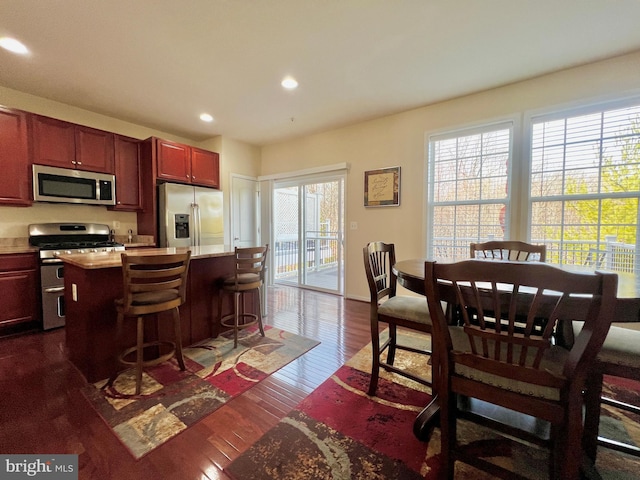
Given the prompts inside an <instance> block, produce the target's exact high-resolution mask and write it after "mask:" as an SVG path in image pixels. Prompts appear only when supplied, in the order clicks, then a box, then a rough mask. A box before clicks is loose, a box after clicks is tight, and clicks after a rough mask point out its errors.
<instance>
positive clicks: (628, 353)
mask: <svg viewBox="0 0 640 480" xmlns="http://www.w3.org/2000/svg"><path fill="white" fill-rule="evenodd" d="M581 328H582V322H573V334H574V336H575V335H578V333H579V332H580V329H581ZM639 359H640V322H628V323H627V322H624V323H612V324H611V328H609V332H608V333H607V337H606V338H605V340H604V343H603V344H602V348H601V349H600V353H599V354H598V360H600V361H601V362H607V363H612V364H614V365H621V366H626V367H634V368H637V367H638V361H639Z"/></svg>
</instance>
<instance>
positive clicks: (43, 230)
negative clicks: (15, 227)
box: [29, 223, 124, 330]
mask: <svg viewBox="0 0 640 480" xmlns="http://www.w3.org/2000/svg"><path fill="white" fill-rule="evenodd" d="M109 236H110V231H109V226H108V225H102V224H96V223H41V224H32V225H29V243H30V244H31V245H34V246H37V247H39V257H40V281H41V287H42V328H43V329H44V330H50V329H52V328H56V327H62V326H63V325H64V324H65V305H64V263H63V262H62V260H60V259H59V258H58V255H60V254H62V253H91V252H109V251H114V250H115V251H121V250H124V245H122V244H121V243H116V242H113V241H110V240H109Z"/></svg>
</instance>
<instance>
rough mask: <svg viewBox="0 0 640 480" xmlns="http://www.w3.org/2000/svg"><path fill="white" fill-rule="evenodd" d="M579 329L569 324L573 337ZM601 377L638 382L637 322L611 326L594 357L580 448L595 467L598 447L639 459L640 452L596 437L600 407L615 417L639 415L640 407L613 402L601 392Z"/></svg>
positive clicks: (639, 333) (639, 348)
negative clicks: (582, 445)
mask: <svg viewBox="0 0 640 480" xmlns="http://www.w3.org/2000/svg"><path fill="white" fill-rule="evenodd" d="M580 327H581V325H580V324H578V323H577V322H573V330H574V335H575V334H577V332H578V330H579V329H580ZM604 375H607V376H610V377H617V379H618V380H620V379H622V381H623V382H624V380H626V379H628V380H634V381H636V382H637V381H640V322H628V323H613V324H612V326H611V328H610V329H609V332H608V333H607V337H606V338H605V340H604V343H603V344H602V348H601V349H600V352H599V353H598V356H597V359H596V364H595V366H594V368H593V369H592V371H591V373H590V375H589V377H588V386H587V389H586V391H585V426H584V428H585V435H584V448H585V452H586V454H587V456H588V457H589V458H590V459H591V460H592V462H593V463H594V464H595V460H596V454H597V448H598V445H602V446H604V447H607V448H610V449H613V450H617V451H620V452H624V453H626V454H629V455H634V456H640V448H639V447H638V446H637V445H634V444H631V443H625V442H623V441H622V439H621V438H619V439H612V438H608V437H606V436H604V435H602V436H601V435H600V421H601V414H602V405H606V406H607V409H609V410H610V411H612V412H613V415H614V416H617V415H620V414H622V415H625V414H627V415H631V416H632V418H637V417H636V416H638V415H640V405H635V404H632V403H628V402H623V401H618V400H613V399H612V398H609V396H608V395H607V393H606V391H605V392H603V379H604Z"/></svg>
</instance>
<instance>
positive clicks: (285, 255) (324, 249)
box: [274, 231, 340, 279]
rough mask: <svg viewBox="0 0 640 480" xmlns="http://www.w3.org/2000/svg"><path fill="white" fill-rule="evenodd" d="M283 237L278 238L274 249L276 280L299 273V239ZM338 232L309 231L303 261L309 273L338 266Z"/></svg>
mask: <svg viewBox="0 0 640 480" xmlns="http://www.w3.org/2000/svg"><path fill="white" fill-rule="evenodd" d="M287 237H288V236H282V237H280V238H276V242H275V248H274V267H275V270H274V275H275V278H276V279H278V278H282V277H285V276H291V275H292V274H295V273H297V272H298V261H299V257H300V253H301V252H300V251H299V247H300V242H299V241H298V240H297V239H291V238H287ZM339 246H340V244H339V238H338V232H319V231H309V232H307V235H306V245H305V247H306V248H305V250H304V252H302V253H303V258H302V261H303V262H304V264H305V267H306V269H307V272H313V271H319V270H322V269H325V268H332V267H336V266H337V265H338V253H339V250H338V249H339Z"/></svg>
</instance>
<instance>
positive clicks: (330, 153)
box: [261, 52, 640, 299]
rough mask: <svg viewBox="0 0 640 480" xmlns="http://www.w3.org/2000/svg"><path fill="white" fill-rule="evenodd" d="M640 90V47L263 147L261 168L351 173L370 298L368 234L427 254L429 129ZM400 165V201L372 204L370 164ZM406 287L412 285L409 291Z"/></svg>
mask: <svg viewBox="0 0 640 480" xmlns="http://www.w3.org/2000/svg"><path fill="white" fill-rule="evenodd" d="M638 93H640V52H636V53H634V54H630V55H626V56H621V57H616V58H612V59H608V60H605V61H601V62H598V63H593V64H589V65H584V66H581V67H576V68H572V69H568V70H564V71H561V72H557V73H553V74H549V75H545V76H542V77H539V78H535V79H531V80H528V81H524V82H520V83H516V84H511V85H507V86H504V87H501V88H496V89H493V90H489V91H485V92H482V93H478V94H474V95H469V96H465V97H461V98H457V99H454V100H451V101H447V102H442V103H438V104H434V105H430V106H426V107H423V108H419V109H415V110H411V111H408V112H404V113H401V114H397V115H392V116H388V117H384V118H379V119H376V120H373V121H369V122H364V123H359V124H356V125H352V126H349V127H345V128H340V129H336V130H332V131H329V132H324V133H321V134H317V135H311V136H308V137H304V138H299V139H295V140H291V141H287V142H283V143H279V144H274V145H269V146H266V147H263V149H262V173H261V174H262V175H272V174H275V173H282V172H287V171H291V170H298V169H299V165H304V166H305V167H318V166H322V165H327V164H334V163H339V162H348V163H349V164H350V165H351V169H350V172H349V174H348V177H347V204H346V209H347V212H346V225H347V226H348V225H349V224H350V222H352V221H355V222H357V223H358V229H357V230H347V232H346V234H347V241H346V276H347V278H346V283H345V285H346V290H345V291H346V295H347V297H351V298H359V299H367V298H368V289H367V285H366V281H365V274H364V267H363V264H362V248H363V247H364V246H365V245H366V244H367V242H369V241H373V240H382V241H385V242H392V243H395V244H396V256H397V258H398V259H399V260H401V259H405V258H414V257H423V256H424V255H425V253H426V247H425V228H426V227H425V225H424V223H425V222H424V217H425V209H424V204H425V198H426V197H425V188H424V186H425V178H426V177H425V175H426V173H425V157H426V154H425V152H426V150H425V144H426V138H427V135H428V134H429V133H432V132H435V131H440V130H444V129H452V128H457V127H460V126H464V125H470V124H474V123H478V122H485V121H492V120H495V119H500V118H504V117H506V116H511V115H513V114H518V115H522V113H523V112H525V111H530V110H536V109H541V108H543V107H549V106H555V105H562V104H567V103H569V102H576V101H586V100H592V99H602V98H603V97H610V96H623V95H631V94H638ZM397 165H399V166H400V167H401V204H400V206H399V207H387V208H365V207H364V205H363V189H364V171H365V170H372V169H377V168H382V167H392V166H397ZM405 293H406V292H405Z"/></svg>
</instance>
